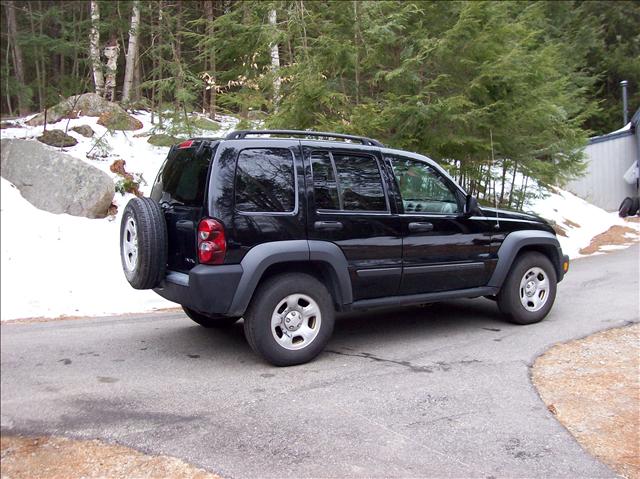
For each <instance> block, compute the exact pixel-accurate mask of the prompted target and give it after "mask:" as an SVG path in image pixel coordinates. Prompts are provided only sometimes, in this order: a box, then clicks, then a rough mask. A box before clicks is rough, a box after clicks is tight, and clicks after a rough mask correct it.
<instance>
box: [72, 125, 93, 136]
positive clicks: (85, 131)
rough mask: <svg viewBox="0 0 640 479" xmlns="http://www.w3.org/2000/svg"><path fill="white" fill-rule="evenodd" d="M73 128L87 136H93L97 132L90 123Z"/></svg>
mask: <svg viewBox="0 0 640 479" xmlns="http://www.w3.org/2000/svg"><path fill="white" fill-rule="evenodd" d="M71 129H72V130H73V131H75V132H76V133H78V134H80V135H82V136H84V137H85V138H91V137H92V136H93V135H94V134H95V131H93V128H91V127H90V126H89V125H80V126H74V127H73V128H71Z"/></svg>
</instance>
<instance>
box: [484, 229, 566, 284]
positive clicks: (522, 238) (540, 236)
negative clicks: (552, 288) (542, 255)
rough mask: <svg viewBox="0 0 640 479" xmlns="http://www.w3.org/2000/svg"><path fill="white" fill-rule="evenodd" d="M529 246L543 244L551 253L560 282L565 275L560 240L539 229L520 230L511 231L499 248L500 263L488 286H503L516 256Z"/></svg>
mask: <svg viewBox="0 0 640 479" xmlns="http://www.w3.org/2000/svg"><path fill="white" fill-rule="evenodd" d="M527 246H541V247H543V248H544V249H545V250H548V251H549V252H552V253H551V258H550V260H551V263H552V264H553V267H554V268H555V270H556V275H557V278H558V282H560V281H561V280H562V277H563V275H564V273H563V270H562V258H563V255H562V248H560V242H559V241H558V238H557V237H556V235H554V234H553V233H549V232H547V231H539V230H520V231H514V232H513V233H509V234H508V235H507V237H506V238H505V239H504V241H503V242H502V244H501V245H500V248H499V249H498V264H497V265H496V269H495V270H494V271H493V274H492V275H491V279H490V280H489V283H488V284H487V286H491V287H495V288H501V287H502V283H504V280H505V279H506V278H507V275H508V274H509V271H510V270H511V265H512V264H513V261H514V260H515V259H516V256H517V255H518V253H519V252H520V250H522V248H524V247H527Z"/></svg>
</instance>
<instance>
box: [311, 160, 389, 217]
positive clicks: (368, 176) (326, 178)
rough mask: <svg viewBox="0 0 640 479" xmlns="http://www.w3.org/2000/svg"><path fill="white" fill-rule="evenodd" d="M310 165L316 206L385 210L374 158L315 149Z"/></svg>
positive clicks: (330, 208) (378, 173) (337, 208)
mask: <svg viewBox="0 0 640 479" xmlns="http://www.w3.org/2000/svg"><path fill="white" fill-rule="evenodd" d="M311 167H312V170H313V188H314V196H315V200H316V209H319V210H323V209H324V210H346V211H387V203H386V201H385V196H384V189H383V187H382V178H381V176H380V170H379V169H378V162H377V161H376V160H375V158H372V157H370V156H352V155H345V154H335V155H330V154H329V153H328V152H319V151H316V152H313V153H312V154H311ZM336 173H337V181H336Z"/></svg>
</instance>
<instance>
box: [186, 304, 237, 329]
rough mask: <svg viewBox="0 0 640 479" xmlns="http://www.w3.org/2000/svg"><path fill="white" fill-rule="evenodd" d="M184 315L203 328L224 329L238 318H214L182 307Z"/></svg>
mask: <svg viewBox="0 0 640 479" xmlns="http://www.w3.org/2000/svg"><path fill="white" fill-rule="evenodd" d="M182 309H183V311H184V313H185V314H186V315H187V316H189V318H190V319H192V320H193V321H195V322H196V323H198V324H199V325H200V326H202V327H204V328H226V327H228V326H231V325H233V324H235V323H236V322H237V321H238V320H239V319H240V318H238V317H233V316H214V315H207V314H202V313H198V312H197V311H194V310H193V309H190V308H187V307H186V306H183V307H182Z"/></svg>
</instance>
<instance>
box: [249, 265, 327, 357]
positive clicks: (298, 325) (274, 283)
mask: <svg viewBox="0 0 640 479" xmlns="http://www.w3.org/2000/svg"><path fill="white" fill-rule="evenodd" d="M334 319H335V312H334V308H333V302H332V300H331V296H330V295H329V292H328V291H327V288H326V287H325V286H324V285H323V284H322V283H321V282H320V281H318V280H317V279H316V278H314V277H313V276H309V275H306V274H302V273H292V274H284V275H280V276H276V277H273V278H270V279H268V280H267V281H266V282H264V283H263V284H262V285H260V286H259V288H258V290H257V291H256V293H255V295H254V297H253V299H252V301H251V304H250V305H249V308H248V309H247V312H246V314H245V315H244V332H245V336H246V338H247V341H248V343H249V345H250V346H251V348H252V349H253V350H254V351H255V352H257V353H258V354H260V355H261V356H262V357H264V358H265V359H266V360H267V361H269V362H270V363H271V364H274V365H276V366H291V365H294V364H302V363H306V362H308V361H311V360H312V359H313V358H315V357H316V356H317V355H318V354H320V352H321V351H322V350H323V349H324V347H325V345H326V344H327V342H328V341H329V338H330V337H331V334H332V332H333V324H334Z"/></svg>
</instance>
